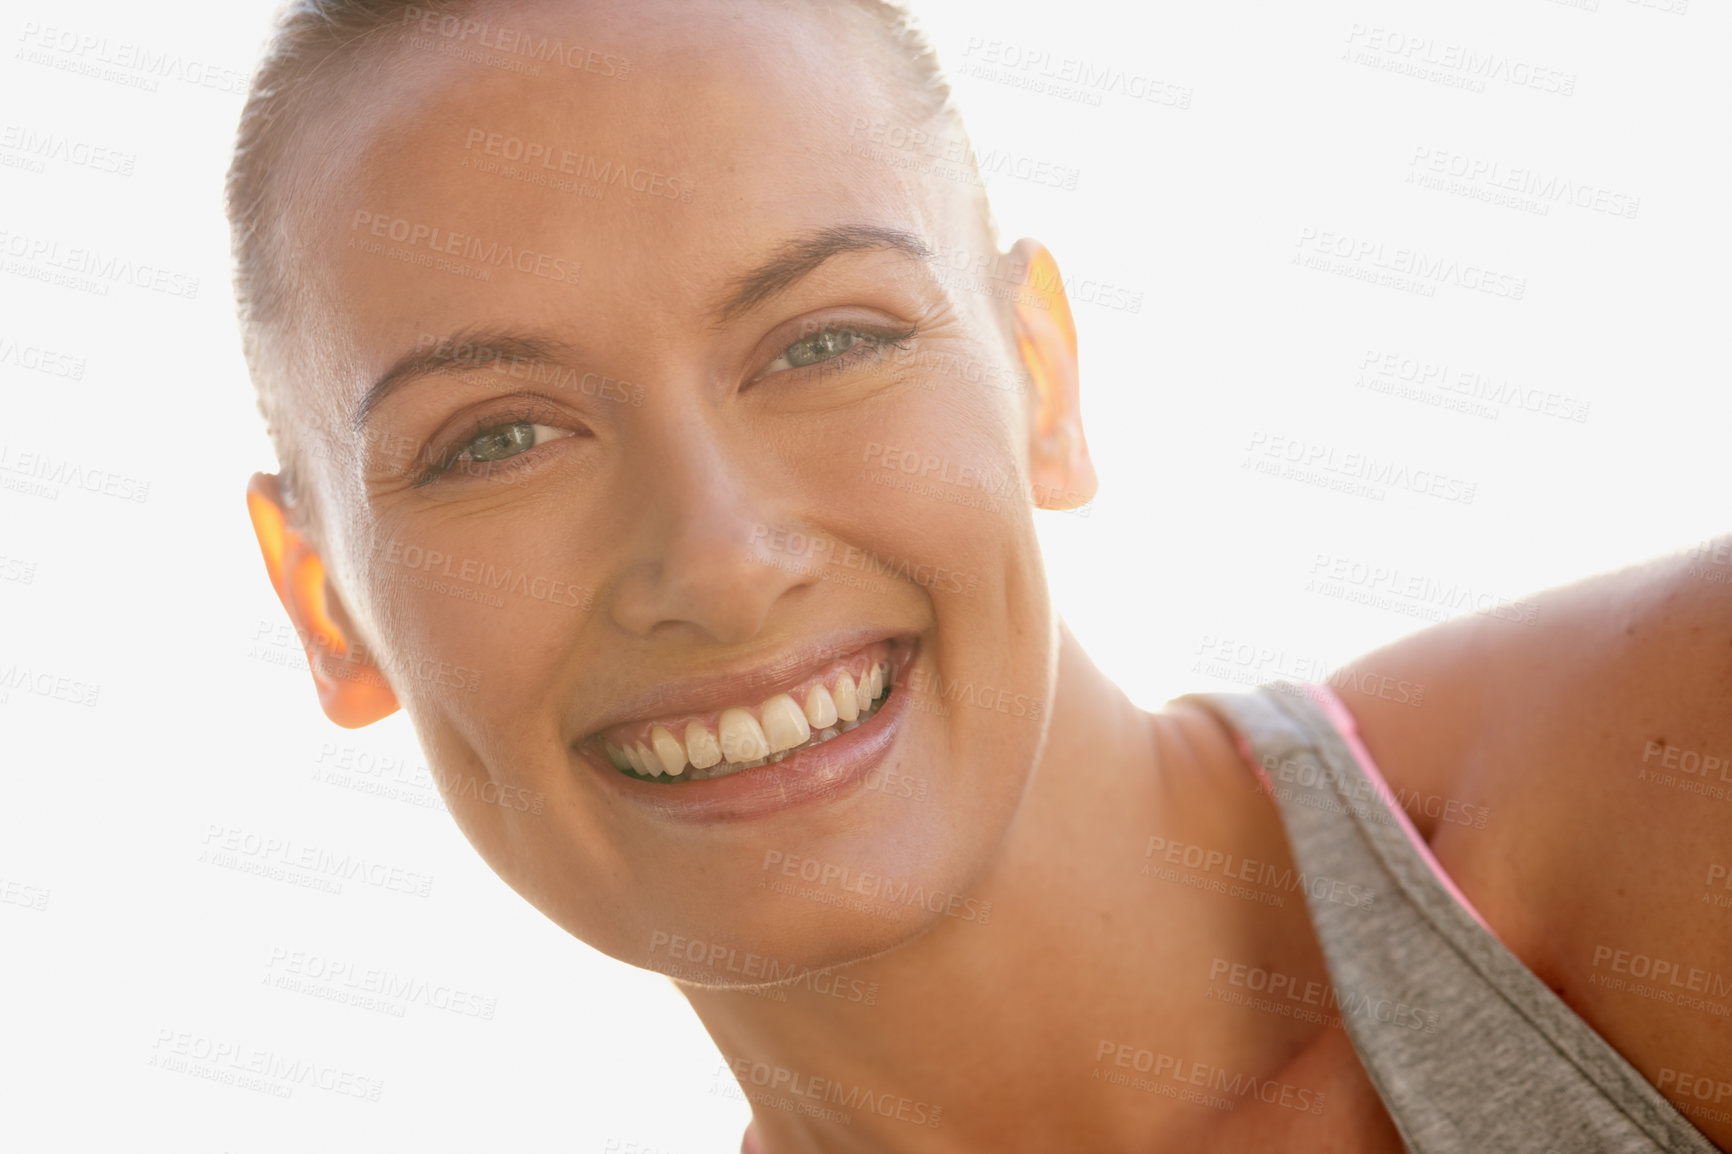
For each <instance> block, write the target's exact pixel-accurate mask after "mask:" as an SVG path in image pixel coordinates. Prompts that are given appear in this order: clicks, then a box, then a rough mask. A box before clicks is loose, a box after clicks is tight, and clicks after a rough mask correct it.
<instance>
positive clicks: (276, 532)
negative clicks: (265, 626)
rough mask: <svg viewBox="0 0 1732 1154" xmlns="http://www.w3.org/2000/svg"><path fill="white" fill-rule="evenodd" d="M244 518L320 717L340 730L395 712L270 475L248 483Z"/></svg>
mask: <svg viewBox="0 0 1732 1154" xmlns="http://www.w3.org/2000/svg"><path fill="white" fill-rule="evenodd" d="M247 515H248V516H249V517H250V518H251V519H252V523H253V533H254V535H255V536H256V537H257V538H258V541H259V552H260V553H262V554H263V555H264V560H265V571H266V572H267V573H268V574H269V575H270V579H271V588H273V589H275V590H276V593H277V600H278V601H280V602H282V605H283V610H284V612H286V613H287V614H288V615H289V620H290V621H291V622H292V623H293V624H294V627H295V634H296V636H298V637H299V638H300V639H301V645H302V648H304V649H305V650H306V654H307V665H308V666H309V667H310V668H311V669H312V671H313V683H314V686H315V687H316V688H317V690H318V693H319V705H320V707H321V708H322V709H324V711H325V716H326V717H329V718H330V719H331V720H332V721H334V722H336V723H337V724H338V725H341V726H343V727H344V728H345V729H358V728H360V727H361V726H363V725H371V724H372V723H373V722H375V721H378V720H379V719H380V718H383V717H389V716H390V715H391V714H393V713H395V712H396V711H397V709H398V704H397V697H396V694H394V693H392V692H391V687H390V685H389V684H388V683H387V682H386V681H385V676H384V674H383V673H382V672H380V670H379V667H378V666H377V665H375V664H374V663H373V660H372V659H371V657H369V656H368V655H367V653H366V650H365V648H364V647H363V646H360V645H358V644H355V643H354V641H353V639H351V638H349V637H346V636H345V635H344V632H343V630H342V628H341V627H339V626H338V624H337V622H336V619H335V615H334V614H333V612H332V605H331V597H332V596H333V593H334V591H333V590H332V587H331V583H330V581H329V580H328V579H327V577H326V574H325V563H324V560H323V559H322V558H321V557H320V556H319V553H318V550H317V549H315V548H314V547H313V545H312V544H311V543H310V542H309V541H308V540H307V539H306V538H305V537H304V536H302V534H301V533H300V531H299V530H298V529H296V527H295V526H294V525H293V524H292V523H291V521H290V519H289V517H288V515H287V513H286V512H285V511H284V502H283V495H282V487H281V482H280V481H279V479H278V478H277V477H276V476H275V475H273V474H269V473H254V474H253V476H252V479H251V480H250V481H248V482H247Z"/></svg>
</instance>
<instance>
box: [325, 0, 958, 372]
mask: <svg viewBox="0 0 1732 1154" xmlns="http://www.w3.org/2000/svg"><path fill="white" fill-rule="evenodd" d="M904 67H905V66H904V65H903V64H901V63H900V62H898V61H896V60H895V59H894V57H893V56H892V55H891V54H890V52H889V51H888V48H887V46H886V45H885V44H884V43H883V42H882V34H881V33H879V32H878V31H877V30H876V29H874V28H873V27H872V26H871V24H870V23H869V22H868V20H867V19H866V18H865V17H864V16H863V15H862V14H861V13H859V12H858V11H857V10H855V9H854V8H853V7H852V6H849V5H841V6H836V7H833V8H831V7H825V6H820V5H819V4H816V3H814V4H804V3H796V4H777V3H758V2H754V0H747V2H744V3H739V2H733V3H726V4H722V3H713V4H712V3H703V2H694V0H678V2H677V3H656V2H653V0H651V2H645V3H633V4H630V5H625V4H607V3H596V4H552V3H548V4H523V5H517V6H483V7H482V8H480V9H479V10H478V12H477V13H476V14H474V15H472V16H471V17H466V18H463V19H462V20H455V19H447V20H444V21H441V20H440V19H439V18H437V17H424V18H423V17H420V16H416V17H415V18H414V19H413V20H411V21H406V22H405V23H404V24H403V25H402V26H401V27H395V26H394V27H393V28H391V29H389V30H387V32H386V34H385V36H384V37H382V39H381V45H380V48H379V49H377V50H374V51H373V52H371V53H370V54H369V55H368V56H365V57H363V58H362V59H361V62H360V64H359V66H358V67H357V68H355V71H354V75H353V76H352V77H351V78H350V80H349V82H348V84H347V85H346V89H347V91H346V93H345V94H344V96H343V97H342V98H341V99H339V100H337V101H334V102H333V103H332V105H331V106H330V107H329V108H327V109H326V110H323V111H321V113H320V117H321V119H322V121H323V125H322V130H321V126H320V125H318V124H315V126H314V130H313V131H311V132H309V133H308V134H307V136H306V137H305V138H304V139H305V140H306V141H308V142H310V143H308V144H307V145H306V146H305V147H303V149H302V150H301V155H300V157H299V158H298V163H299V164H301V165H306V164H308V163H309V162H316V163H317V164H318V165H319V167H320V168H321V169H322V179H321V180H319V181H317V182H309V183H308V184H307V185H305V186H304V187H308V188H311V187H314V184H315V183H316V184H317V185H321V186H322V191H321V192H320V193H319V194H318V195H316V196H313V197H309V198H308V201H309V202H308V203H303V204H301V205H299V206H294V207H293V208H292V209H291V212H292V214H294V215H295V216H298V218H299V223H298V227H299V229H301V230H303V237H304V240H305V242H306V243H305V244H304V245H303V246H301V251H302V252H303V253H304V254H305V258H304V263H305V264H307V265H310V266H311V267H308V268H303V269H301V270H300V271H301V272H302V273H303V275H304V276H305V279H306V280H308V281H309V282H311V283H312V284H313V285H314V286H315V292H316V293H317V295H320V296H322V297H324V298H325V300H326V303H327V305H328V307H327V308H326V309H324V310H321V311H322V312H323V313H324V314H325V316H327V317H328V318H331V320H332V323H334V325H335V326H336V328H337V329H339V330H340V331H341V333H342V334H343V335H346V336H347V337H348V338H349V340H348V341H347V342H345V343H347V344H348V345H349V346H350V347H351V348H353V349H356V350H371V352H370V353H366V352H362V353H359V354H358V356H359V359H360V360H362V361H366V360H367V359H368V357H369V356H370V357H371V358H372V359H373V360H377V359H378V358H380V357H389V356H394V355H395V354H396V353H398V352H400V351H401V350H402V347H403V346H405V345H406V344H411V345H412V344H413V343H415V342H416V341H418V340H425V339H426V337H427V335H428V334H437V333H444V332H449V331H452V330H454V329H457V328H461V327H463V326H465V325H468V324H473V323H479V322H483V321H493V320H497V319H501V318H509V319H510V320H511V321H512V322H513V323H518V324H540V325H543V326H552V325H560V324H566V325H569V324H571V323H573V320H574V318H579V317H581V318H582V320H583V323H584V327H586V328H588V329H590V330H591V331H597V332H607V331H617V330H619V329H620V328H622V327H628V326H631V325H641V324H643V323H644V322H645V321H646V320H661V321H668V322H673V321H689V319H690V318H691V317H692V316H694V315H697V314H699V313H701V312H703V311H704V310H705V309H706V308H707V307H708V306H710V305H711V304H712V303H713V302H714V300H715V299H716V295H717V293H718V291H720V289H721V288H722V287H723V286H724V285H725V284H726V282H727V281H728V279H729V278H730V277H731V276H733V275H735V274H736V273H738V272H739V271H740V270H741V269H742V268H745V267H747V266H750V265H752V264H754V263H756V262H757V261H758V260H760V259H761V258H762V257H763V255H764V253H765V251H766V250H767V249H772V248H774V247H775V246H776V245H778V244H779V243H781V242H782V241H783V240H785V239H786V238H788V237H790V236H794V235H799V234H805V233H810V232H812V231H814V230H818V229H824V228H834V227H836V226H838V225H868V226H873V225H876V226H881V227H886V228H896V229H900V230H903V231H906V232H911V233H914V234H915V235H917V236H922V237H924V238H926V239H928V241H929V242H936V241H937V240H938V237H939V235H940V234H948V232H953V231H954V229H955V222H956V221H957V220H958V219H959V218H958V216H957V206H958V205H966V204H968V199H967V198H966V197H964V196H963V195H962V194H961V193H960V191H957V190H959V189H960V188H962V187H964V186H960V185H956V184H954V183H950V182H937V183H938V184H940V185H941V187H939V188H936V189H935V188H933V187H932V185H933V184H934V183H935V182H932V181H929V180H922V179H920V178H919V177H918V176H917V175H914V172H915V168H914V167H911V166H910V165H908V164H905V163H899V160H900V158H899V157H897V156H896V155H892V154H891V153H890V152H889V151H888V150H887V149H886V148H885V147H884V145H883V144H882V143H873V141H874V140H876V141H879V142H882V141H883V140H884V139H885V138H886V136H887V135H889V136H892V137H894V138H895V139H906V137H905V136H903V135H902V134H886V133H885V131H884V127H885V125H886V124H891V125H902V126H905V127H916V126H917V125H916V121H917V120H918V116H917V114H916V113H915V112H913V111H912V109H913V102H912V101H911V100H910V99H909V98H908V96H907V94H906V85H907V80H906V79H905V78H904V72H903V69H904ZM927 132H928V134H929V136H930V135H933V134H938V133H939V132H940V130H939V129H938V128H937V127H935V126H927ZM297 187H302V186H297ZM965 211H966V210H965ZM330 335H337V334H330ZM356 367H357V368H358V369H362V370H376V369H377V368H378V367H379V366H378V365H377V364H367V363H363V364H358V365H357V366H356Z"/></svg>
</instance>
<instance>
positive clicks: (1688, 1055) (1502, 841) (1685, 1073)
mask: <svg viewBox="0 0 1732 1154" xmlns="http://www.w3.org/2000/svg"><path fill="white" fill-rule="evenodd" d="M1529 600H1530V603H1531V605H1532V606H1533V610H1534V612H1533V613H1532V615H1531V618H1532V619H1531V621H1530V622H1527V623H1522V622H1518V621H1514V620H1504V619H1498V618H1491V617H1469V618H1465V619H1457V620H1455V621H1452V622H1449V623H1447V624H1445V625H1441V626H1438V627H1436V628H1434V629H1428V630H1425V631H1423V632H1421V633H1418V634H1414V635H1413V636H1411V637H1407V638H1403V639H1402V640H1400V641H1398V642H1396V643H1395V644H1393V645H1390V646H1387V647H1385V648H1383V649H1380V650H1377V651H1375V652H1373V653H1370V654H1367V655H1366V656H1364V657H1362V658H1360V659H1358V660H1356V661H1354V662H1352V663H1350V664H1349V665H1348V666H1347V667H1345V668H1344V669H1343V670H1341V671H1338V674H1337V676H1336V677H1335V678H1334V679H1333V680H1335V681H1336V683H1337V684H1338V685H1339V686H1345V688H1339V689H1338V692H1339V693H1340V695H1341V697H1342V699H1343V701H1344V702H1345V703H1346V704H1347V707H1348V709H1349V710H1350V711H1351V712H1352V713H1353V714H1354V716H1355V719H1356V720H1357V721H1358V723H1359V725H1360V730H1361V734H1362V736H1363V737H1364V739H1365V744H1366V747H1367V750H1368V752H1370V753H1371V755H1372V756H1373V758H1375V759H1376V760H1377V761H1378V762H1379V764H1380V765H1381V767H1382V768H1383V770H1384V772H1385V774H1386V776H1388V777H1389V779H1390V782H1391V785H1392V786H1393V787H1395V789H1396V791H1397V793H1398V795H1402V796H1413V797H1421V796H1424V797H1438V798H1442V799H1446V800H1453V801H1455V802H1457V803H1458V806H1457V812H1460V806H1461V805H1463V804H1465V805H1467V806H1471V807H1478V808H1476V809H1473V810H1471V812H1473V813H1476V814H1478V815H1479V816H1480V818H1481V819H1482V820H1480V821H1479V822H1478V823H1477V824H1474V823H1461V822H1454V821H1451V820H1448V819H1447V818H1446V817H1445V816H1442V814H1443V813H1444V812H1446V811H1444V810H1442V809H1441V808H1440V809H1439V812H1438V813H1420V812H1414V811H1413V810H1412V809H1410V812H1412V813H1413V815H1414V817H1415V822H1416V825H1418V826H1419V828H1420V831H1421V833H1422V834H1423V835H1424V836H1425V837H1426V838H1427V839H1428V840H1429V841H1430V842H1431V844H1432V848H1433V850H1434V851H1435V852H1436V854H1437V857H1438V859H1439V861H1440V863H1441V864H1442V865H1443V866H1444V868H1445V869H1446V870H1448V871H1449V872H1450V873H1451V874H1452V875H1453V876H1454V877H1455V880H1456V881H1457V883H1458V884H1459V885H1460V886H1461V888H1462V890H1463V892H1464V893H1466V894H1467V896H1468V897H1469V899H1470V900H1472V901H1473V902H1474V903H1475V905H1477V906H1478V907H1479V908H1480V909H1481V911H1482V912H1483V913H1484V914H1485V915H1486V918H1487V920H1488V921H1489V922H1490V924H1491V925H1492V927H1493V929H1495V930H1496V931H1497V932H1498V935H1499V937H1500V938H1502V939H1503V940H1504V942H1505V944H1506V945H1508V946H1509V947H1510V949H1511V950H1512V951H1513V952H1514V953H1515V954H1516V955H1517V956H1518V957H1520V958H1521V959H1522V961H1523V962H1525V963H1526V964H1527V965H1528V966H1529V968H1530V969H1532V970H1534V971H1535V972H1536V973H1537V974H1539V975H1540V976H1541V977H1542V978H1543V979H1544V980H1545V981H1546V982H1547V983H1548V984H1549V985H1550V986H1551V987H1552V988H1553V989H1554V990H1556V991H1557V992H1558V994H1559V996H1560V997H1562V998H1563V999H1564V1001H1565V1002H1567V1003H1568V1004H1569V1005H1570V1006H1571V1007H1572V1008H1573V1009H1575V1010H1576V1012H1577V1013H1578V1014H1580V1015H1581V1016H1582V1017H1583V1018H1585V1019H1586V1020H1587V1021H1588V1023H1589V1024H1590V1025H1592V1026H1593V1027H1594V1028H1595V1029H1596V1030H1597V1031H1598V1032H1599V1033H1600V1034H1601V1035H1602V1036H1604V1037H1605V1038H1606V1039H1607V1040H1608V1041H1610V1042H1611V1043H1612V1044H1613V1046H1615V1047H1616V1048H1617V1049H1618V1050H1619V1051H1620V1052H1622V1053H1623V1054H1624V1056H1625V1057H1626V1058H1628V1059H1629V1060H1630V1061H1631V1062H1632V1063H1633V1064H1634V1065H1635V1066H1636V1068H1637V1069H1638V1070H1640V1071H1641V1072H1642V1074H1643V1075H1644V1076H1645V1077H1646V1078H1647V1079H1648V1080H1649V1081H1650V1082H1653V1083H1654V1084H1655V1085H1656V1086H1658V1087H1659V1088H1660V1090H1661V1091H1662V1092H1663V1093H1665V1094H1666V1096H1667V1097H1668V1098H1670V1099H1671V1100H1672V1101H1673V1103H1674V1104H1675V1105H1678V1106H1679V1107H1680V1108H1681V1109H1683V1110H1684V1111H1685V1113H1686V1114H1687V1116H1689V1117H1690V1119H1691V1121H1692V1122H1693V1123H1694V1124H1695V1125H1696V1126H1697V1127H1698V1128H1699V1129H1701V1130H1703V1131H1704V1132H1705V1133H1707V1134H1708V1135H1709V1136H1710V1137H1712V1138H1713V1139H1714V1140H1715V1141H1716V1142H1718V1143H1719V1144H1720V1145H1722V1146H1729V1145H1732V534H1729V535H1727V536H1724V537H1720V538H1716V539H1714V540H1712V541H1709V542H1705V543H1703V544H1700V545H1696V546H1692V547H1690V548H1689V549H1686V550H1683V551H1680V552H1678V553H1674V554H1671V555H1669V556H1666V557H1662V558H1658V559H1656V560H1653V561H1649V562H1644V563H1642V564H1639V565H1634V566H1631V567H1629V568H1626V569H1622V570H1619V571H1616V572H1612V573H1606V574H1601V575H1598V576H1595V577H1591V578H1588V579H1586V580H1583V581H1579V582H1576V583H1574V584H1570V585H1566V586H1561V587H1559V588H1555V589H1551V590H1547V591H1545V592H1544V593H1541V594H1537V595H1535V596H1534V597H1532V598H1531V599H1529ZM1382 677H1401V678H1406V679H1408V680H1410V681H1412V682H1414V683H1416V684H1420V685H1423V686H1425V690H1424V694H1423V697H1422V704H1420V705H1419V706H1417V707H1414V706H1412V705H1411V704H1398V703H1395V702H1392V701H1390V700H1386V699H1384V698H1382V697H1378V696H1376V695H1372V694H1368V693H1364V692H1360V691H1357V686H1358V685H1361V684H1365V683H1371V684H1376V683H1377V679H1378V678H1382ZM1428 808H1429V807H1428Z"/></svg>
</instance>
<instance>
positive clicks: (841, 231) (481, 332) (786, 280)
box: [350, 224, 935, 433]
mask: <svg viewBox="0 0 1732 1154" xmlns="http://www.w3.org/2000/svg"><path fill="white" fill-rule="evenodd" d="M879 249H888V250H891V251H894V252H901V253H904V254H906V255H908V256H911V257H916V258H918V259H920V260H930V259H932V257H933V256H934V255H935V254H934V253H933V251H932V249H931V248H930V247H928V246H927V244H926V243H925V242H924V241H922V240H921V239H920V238H919V237H917V236H915V235H914V234H913V233H911V232H904V231H903V230H901V229H896V228H886V227H883V226H880V225H869V224H853V225H839V226H834V227H830V228H822V229H818V230H816V231H813V232H809V233H805V234H802V235H800V236H796V237H793V238H792V239H790V240H786V241H784V242H783V243H782V244H781V246H780V247H778V248H777V249H776V250H775V251H774V252H773V253H771V254H770V256H769V257H768V258H767V259H765V260H764V261H763V262H762V263H760V264H759V265H758V266H757V267H756V268H753V269H750V270H749V271H747V272H744V273H742V274H740V275H739V276H737V277H735V278H734V279H733V280H731V281H729V282H728V286H727V288H726V289H725V290H724V291H723V292H722V293H721V294H720V295H719V296H718V297H717V299H716V301H715V302H714V303H713V304H712V305H711V307H710V309H709V311H710V314H711V315H712V316H714V317H715V318H716V321H717V324H718V325H725V324H727V323H728V322H730V321H733V320H737V319H738V318H739V317H740V316H742V315H743V314H745V313H748V312H750V311H751V310H752V309H754V308H756V307H757V306H759V305H761V304H763V303H764V302H765V301H767V300H769V299H770V298H772V297H774V296H776V295H777V294H779V293H783V292H786V291H787V290H788V289H789V288H791V287H793V285H794V284H795V283H796V282H798V281H799V280H801V279H802V278H803V277H806V276H808V275H810V274H811V273H812V272H813V271H814V270H816V269H817V268H818V267H819V266H820V265H822V264H823V263H824V262H825V261H828V260H829V259H831V258H832V257H836V256H840V255H842V254H843V253H850V252H868V251H873V250H879ZM465 345H467V346H469V347H470V348H471V349H473V350H475V351H478V352H479V351H485V352H486V353H488V354H489V356H488V357H487V358H486V359H485V360H482V361H475V360H473V359H471V360H468V361H459V360H458V358H456V357H455V356H453V353H452V350H454V349H457V348H461V347H463V346H465ZM441 350H444V351H443V352H442V351H441ZM572 351H573V350H572V347H571V346H570V345H568V344H566V343H565V342H563V341H559V340H555V339H553V338H550V337H546V336H540V335H537V334H533V333H524V332H519V331H516V330H512V329H480V328H471V329H466V330H463V331H461V332H458V333H453V334H452V335H450V336H448V337H441V338H439V339H438V340H436V341H434V342H433V343H432V344H431V345H426V344H425V342H423V347H421V348H417V349H411V350H410V351H409V352H407V353H404V354H403V355H402V356H400V357H398V358H397V359H396V360H395V361H394V362H392V364H391V367H390V368H388V369H386V370H385V372H384V373H383V374H382V375H381V376H380V377H379V379H378V380H376V381H374V382H373V383H372V384H371V385H370V386H368V388H367V391H366V392H365V393H364V394H362V396H361V400H360V402H359V403H358V404H357V405H356V406H355V415H354V416H353V418H351V422H350V423H351V427H352V428H353V430H354V431H355V432H357V433H358V432H360V431H361V429H362V428H363V426H365V425H366V423H367V418H368V417H369V416H370V415H371V414H372V412H373V410H374V409H376V408H378V407H379V403H380V402H381V401H383V400H384V399H385V398H386V397H388V396H390V395H391V394H392V393H393V392H395V391H396V390H397V389H399V388H400V387H402V386H403V385H404V384H407V383H408V382H409V381H412V380H414V379H416V378H417V377H422V376H426V375H427V374H429V373H434V372H453V371H454V372H479V371H481V370H483V369H486V368H488V367H490V366H492V365H494V364H496V363H498V362H500V361H518V362H524V361H532V362H540V363H544V364H548V363H552V364H558V363H560V362H562V361H563V360H565V359H567V358H569V357H570V355H571V353H572ZM454 362H455V363H454Z"/></svg>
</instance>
